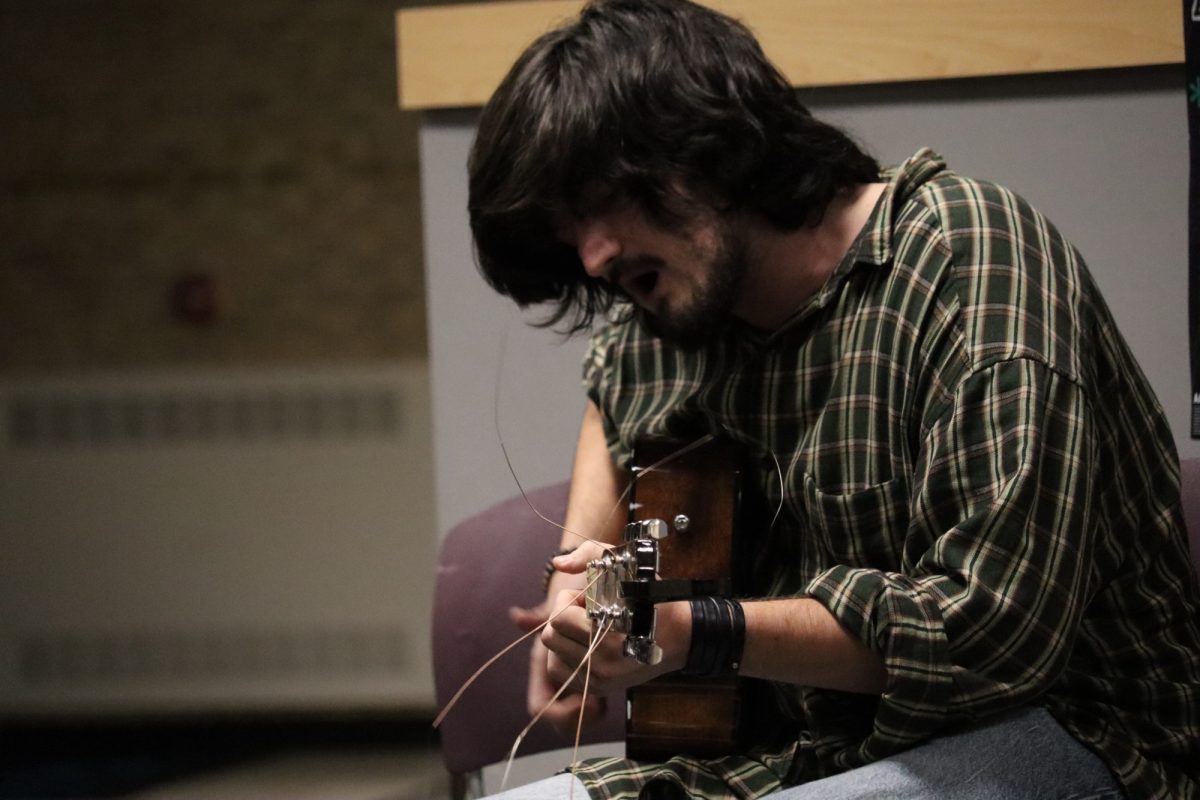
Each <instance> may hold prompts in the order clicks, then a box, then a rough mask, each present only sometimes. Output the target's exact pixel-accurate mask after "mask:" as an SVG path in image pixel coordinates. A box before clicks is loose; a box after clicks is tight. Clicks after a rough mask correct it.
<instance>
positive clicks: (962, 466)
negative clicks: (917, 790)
mask: <svg viewBox="0 0 1200 800" xmlns="http://www.w3.org/2000/svg"><path fill="white" fill-rule="evenodd" d="M1093 427H1094V426H1093V424H1092V422H1091V421H1090V419H1089V413H1088V401H1087V399H1086V398H1085V397H1084V395H1083V393H1082V391H1081V390H1080V388H1079V387H1078V386H1077V384H1076V383H1075V382H1073V381H1072V380H1070V379H1069V378H1067V377H1065V376H1063V375H1062V374H1060V373H1059V372H1057V371H1055V370H1054V369H1052V368H1050V367H1047V366H1046V365H1045V364H1043V363H1041V362H1039V361H1037V360H1034V359H1011V360H1004V361H999V362H997V363H994V364H991V365H989V366H987V367H985V368H983V369H980V370H978V371H976V372H974V373H973V374H971V375H970V376H969V377H967V378H966V379H965V380H964V381H963V382H962V383H961V385H960V386H959V387H958V388H957V390H956V392H955V393H954V395H953V398H952V400H951V402H950V403H949V404H948V407H947V408H946V410H945V411H944V412H943V413H942V414H941V415H940V416H939V417H938V418H937V419H936V421H935V422H934V423H933V424H932V425H931V426H930V428H929V430H928V431H927V432H926V434H925V436H924V437H923V440H922V446H921V449H920V452H919V454H918V459H917V464H916V465H915V469H914V470H913V474H912V479H911V485H910V486H908V487H907V490H908V491H907V500H906V502H907V509H906V510H907V517H908V521H907V524H906V526H905V528H904V530H903V536H902V543H903V544H902V546H903V552H902V554H901V559H900V563H901V565H902V567H901V570H900V571H899V572H887V571H882V570H876V569H868V568H862V567H855V566H846V565H839V566H834V567H832V568H830V569H827V570H825V571H823V572H822V573H821V574H819V575H818V576H817V577H816V578H815V579H813V580H812V581H811V582H810V584H809V585H808V587H807V589H806V593H807V594H808V595H809V596H810V597H813V598H815V599H817V600H819V601H820V602H821V603H823V604H824V605H825V606H826V607H827V608H828V609H829V610H830V611H831V612H832V613H833V615H834V616H835V617H836V618H837V619H838V621H839V622H840V623H841V625H842V626H844V627H845V628H846V629H847V630H848V631H850V632H851V633H852V634H854V635H855V636H857V637H858V638H859V639H861V640H862V641H863V642H864V643H865V644H866V645H867V646H869V647H870V648H872V649H873V650H875V651H876V652H878V653H879V654H880V655H881V656H882V657H883V660H884V663H885V665H886V668H887V675H888V680H887V686H886V689H885V691H884V693H883V696H882V698H881V700H880V702H879V704H878V706H877V711H876V715H875V719H874V725H873V729H872V730H871V732H870V733H869V735H867V736H866V737H865V738H861V739H860V740H859V741H858V742H857V743H856V744H855V745H854V746H850V747H845V748H842V749H841V750H840V752H838V753H836V754H833V755H834V758H835V760H836V762H837V765H838V766H839V767H840V768H843V769H845V768H850V767H853V766H857V765H859V764H863V763H867V762H870V761H873V760H876V759H879V758H882V757H884V756H886V755H888V754H890V753H893V752H896V751H898V750H900V749H903V748H905V747H909V746H911V745H913V744H915V743H917V742H919V741H920V740H922V739H924V738H927V737H928V736H930V735H932V734H934V733H936V732H937V731H938V730H939V728H941V727H942V726H944V725H945V724H947V723H949V722H959V721H962V720H965V719H971V718H978V717H983V716H986V715H989V714H993V713H996V712H1000V711H1003V710H1005V709H1008V708H1012V707H1016V706H1019V705H1023V704H1028V703H1029V702H1030V701H1031V699H1033V698H1035V697H1036V696H1037V695H1038V694H1039V693H1041V692H1043V691H1044V690H1045V689H1046V688H1047V687H1049V685H1050V684H1051V683H1052V682H1053V681H1054V679H1055V678H1056V676H1057V675H1058V674H1060V673H1061V671H1062V670H1063V668H1064V666H1065V664H1066V662H1067V660H1068V657H1069V655H1070V652H1071V646H1072V643H1073V641H1074V638H1075V636H1076V634H1077V631H1078V627H1079V621H1080V618H1081V616H1082V613H1083V609H1084V607H1085V606H1086V603H1087V599H1088V597H1089V595H1090V594H1091V592H1092V587H1091V585H1090V584H1091V583H1092V582H1093V580H1094V578H1093V577H1092V575H1091V574H1090V572H1089V569H1090V568H1089V564H1091V558H1090V548H1091V547H1092V544H1091V542H1092V537H1093V535H1094V531H1093V529H1094V526H1095V521H1094V520H1093V518H1092V517H1093V514H1092V511H1091V506H1092V503H1091V498H1090V495H1089V492H1090V486H1091V485H1092V481H1091V480H1090V474H1091V470H1092V469H1093V468H1094V461H1095V459H1094V458H1093V457H1092V451H1093ZM854 522H855V521H854V520H847V524H854ZM829 524H836V521H835V522H833V523H829ZM860 524H861V523H860ZM844 533H846V534H847V535H850V534H852V533H853V531H844ZM828 535H829V536H837V535H838V531H830V532H828Z"/></svg>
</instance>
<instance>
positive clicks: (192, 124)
mask: <svg viewBox="0 0 1200 800" xmlns="http://www.w3.org/2000/svg"><path fill="white" fill-rule="evenodd" d="M400 5H403V3H400V2H397V0H306V2H287V1H286V0H214V1H213V2H206V3H177V2H161V1H160V0H103V2H100V1H99V0H0V373H5V374H8V375H10V376H12V375H14V374H28V373H45V372H63V371H76V370H79V369H81V368H83V369H104V368H146V367H151V368H153V367H158V366H168V365H170V366H174V365H188V366H195V365H205V366H223V365H234V366H246V365H260V364H268V363H272V364H278V363H307V362H328V361H343V360H355V361H363V360H377V359H390V358H393V357H401V356H413V355H416V356H419V357H423V356H424V352H425V315H424V290H423V280H422V270H421V236H420V221H419V220H420V212H419V201H418V196H417V195H418V189H417V164H416V138H415V126H416V120H415V119H414V117H413V115H410V114H405V113H402V112H400V111H399V110H398V108H397V105H396V90H395V42H394V26H393V22H392V15H393V13H394V12H395V10H396V8H397V7H398V6H400ZM180 293H183V295H184V299H183V302H184V305H185V306H186V307H187V308H188V309H190V311H188V312H184V311H182V310H180V309H179V308H177V306H178V304H179V303H180V298H179V295H180Z"/></svg>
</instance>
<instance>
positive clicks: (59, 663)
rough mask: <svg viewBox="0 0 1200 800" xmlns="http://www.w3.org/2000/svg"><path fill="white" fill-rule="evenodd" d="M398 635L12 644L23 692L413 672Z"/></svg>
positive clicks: (145, 637)
mask: <svg viewBox="0 0 1200 800" xmlns="http://www.w3.org/2000/svg"><path fill="white" fill-rule="evenodd" d="M411 660H412V653H411V652H410V646H409V642H408V640H407V634H406V632H405V631H403V630H398V629H383V630H379V629H377V630H346V629H336V630H334V629H328V630H282V631H278V630H277V631H186V632H183V631H181V632H177V633H162V632H157V633H104V634H58V635H47V634H31V635H26V636H24V637H22V638H21V639H20V641H19V643H18V661H17V663H18V670H19V675H20V680H21V682H22V683H23V684H24V685H25V686H26V687H28V688H39V687H42V688H45V687H50V686H71V687H76V688H80V687H84V686H89V685H97V686H102V685H108V684H113V683H127V682H133V681H136V682H139V683H172V684H174V683H179V682H182V681H230V680H239V681H246V680H249V681H258V680H282V679H297V678H299V679H305V678H312V679H322V678H325V679H328V678H331V677H343V678H345V677H348V678H353V677H366V676H372V675H382V674H395V673H397V672H400V671H403V670H406V669H411V667H412V664H411V663H410V662H411Z"/></svg>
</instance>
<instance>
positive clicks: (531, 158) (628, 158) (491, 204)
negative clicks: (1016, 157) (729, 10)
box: [468, 0, 879, 332]
mask: <svg viewBox="0 0 1200 800" xmlns="http://www.w3.org/2000/svg"><path fill="white" fill-rule="evenodd" d="M468 169H469V173H470V199H469V203H468V209H469V212H470V218H471V231H472V233H473V235H474V239H475V247H476V253H477V257H478V261H479V267H480V270H481V271H482V272H483V275H484V277H485V278H486V279H487V281H488V283H490V284H491V285H492V287H493V288H495V289H496V290H497V291H499V292H501V293H503V294H505V295H507V296H509V297H511V298H512V299H513V300H515V301H516V302H517V303H518V304H519V305H521V306H523V307H524V306H527V305H530V304H534V303H544V302H553V303H556V304H557V307H556V309H555V310H554V312H553V313H552V314H551V315H550V316H549V317H548V318H547V319H546V320H544V322H543V324H544V325H554V324H556V323H558V322H561V321H564V320H565V321H566V328H567V330H568V331H570V332H576V331H580V330H583V329H586V328H587V327H589V326H590V324H591V322H592V320H593V318H594V316H595V315H596V314H597V313H603V312H605V311H607V310H608V309H609V308H610V307H611V306H612V304H613V301H614V300H615V299H616V297H617V290H616V289H615V288H613V287H612V286H611V285H609V284H607V283H606V282H603V281H598V280H595V279H592V278H589V277H588V276H587V275H586V274H585V273H584V270H583V266H582V264H581V263H580V260H579V257H578V254H577V253H576V252H575V250H574V248H572V247H569V246H567V245H565V244H562V243H561V242H558V241H556V239H555V220H556V219H558V218H560V217H561V215H562V214H564V213H571V214H574V215H587V214H588V213H596V212H599V211H603V210H604V208H605V207H606V205H607V204H608V203H612V202H615V201H617V200H620V201H628V202H632V203H634V204H635V205H636V206H637V207H639V208H640V209H641V210H642V211H643V212H644V213H646V214H647V215H648V217H649V218H651V219H652V220H654V221H655V222H657V223H660V224H662V225H664V226H668V227H670V226H674V227H676V228H679V227H681V226H682V225H683V224H684V223H686V221H687V216H688V211H687V209H688V208H689V205H690V204H695V203H701V204H704V205H706V206H708V207H709V208H711V209H713V210H714V211H716V212H718V213H725V212H728V213H751V214H757V215H759V216H760V217H762V218H763V219H765V220H766V221H768V222H769V223H771V224H772V225H774V226H776V227H778V228H780V229H786V230H791V229H795V228H798V227H801V226H805V225H815V224H817V223H818V222H819V221H820V220H821V218H822V215H823V214H824V211H825V208H826V207H827V206H828V204H829V202H830V200H831V199H832V198H833V197H834V195H835V194H836V193H838V192H839V191H841V190H843V189H845V188H848V187H851V186H854V185H857V184H860V183H867V182H870V181H874V180H877V179H878V176H879V165H878V164H877V163H876V161H875V160H874V159H873V158H872V157H871V156H869V155H867V154H866V153H865V152H863V150H861V149H860V148H859V147H858V146H857V145H856V144H855V143H854V142H853V141H851V140H850V138H849V137H847V136H846V135H845V134H844V133H842V132H841V131H840V130H838V129H837V128H834V127H832V126H830V125H828V124H826V123H823V122H821V121H819V120H817V119H815V118H814V117H813V116H812V114H810V113H809V111H808V109H806V108H805V107H804V106H803V105H802V104H801V103H800V102H799V100H798V99H797V98H796V94H795V92H794V91H793V89H792V88H791V87H790V86H789V84H788V82H787V81H786V80H785V79H784V77H783V76H782V75H781V74H780V73H779V71H778V70H777V69H776V68H775V67H774V66H773V65H772V64H771V63H770V62H769V61H768V60H767V58H766V56H764V55H763V52H762V49H761V47H760V46H759V44H758V42H757V41H756V40H755V38H754V36H753V34H751V33H750V31H749V30H747V29H746V27H745V26H743V25H742V24H741V23H739V22H737V21H736V20H733V19H731V18H729V17H726V16H724V15H722V14H719V13H717V12H715V11H712V10H710V9H707V8H704V7H702V6H698V5H695V4H693V3H690V2H686V0H593V2H591V3H589V4H588V5H587V6H586V7H585V8H584V9H583V11H582V12H581V14H580V16H579V17H578V18H577V19H575V20H574V21H572V22H570V23H568V24H566V25H564V26H563V27H561V28H558V29H557V30H554V31H551V32H549V33H547V34H545V35H543V36H541V37H540V38H539V39H537V41H535V42H534V43H533V44H532V45H531V46H530V47H529V48H528V49H527V50H525V52H524V53H522V55H521V56H520V58H519V59H518V60H517V62H516V64H514V65H513V67H512V69H511V70H510V71H509V73H508V75H507V76H506V77H505V78H504V80H503V81H502V82H501V84H500V86H499V88H498V89H497V90H496V92H495V94H494V95H493V96H492V98H491V99H490V100H489V101H488V103H487V105H486V106H485V107H484V109H483V113H482V115H481V116H480V118H479V133H478V135H477V137H476V139H475V143H474V146H473V148H472V151H471V157H470V162H469V166H468Z"/></svg>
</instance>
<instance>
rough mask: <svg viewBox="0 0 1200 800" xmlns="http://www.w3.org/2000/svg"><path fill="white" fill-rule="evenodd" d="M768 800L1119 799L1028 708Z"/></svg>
mask: <svg viewBox="0 0 1200 800" xmlns="http://www.w3.org/2000/svg"><path fill="white" fill-rule="evenodd" d="M572 782H574V784H575V786H574V790H573V795H574V797H575V798H577V800H585V798H586V797H587V791H586V790H585V789H584V788H583V784H582V783H581V782H580V781H579V779H578V778H576V777H575V776H574V775H569V774H563V775H555V776H554V777H553V778H547V779H546V780H541V781H537V782H535V783H531V784H529V785H528V786H520V787H517V788H515V789H511V790H509V791H507V792H503V793H502V794H498V795H494V796H493V798H492V800H563V798H566V797H567V796H568V795H570V794H572V788H571V783H572ZM768 797H770V798H771V800H918V799H919V800H1120V798H1122V797H1124V795H1123V794H1122V793H1121V790H1120V788H1119V787H1118V785H1117V782H1116V779H1115V778H1113V775H1112V773H1111V772H1109V770H1108V767H1107V766H1105V764H1104V762H1103V761H1101V760H1100V758H1099V757H1098V756H1096V754H1095V753H1093V752H1092V751H1090V750H1088V749H1087V748H1086V747H1084V746H1083V745H1081V744H1080V743H1079V742H1077V741H1075V739H1073V738H1072V737H1071V735H1070V734H1068V733H1067V732H1066V731H1065V730H1063V728H1062V726H1061V725H1059V724H1058V723H1057V722H1056V721H1055V720H1054V718H1053V717H1051V716H1050V714H1049V713H1048V712H1046V711H1045V710H1043V709H1040V708H1027V709H1022V710H1021V711H1017V712H1014V713H1012V714H1009V715H1006V716H1004V717H1001V718H1000V719H999V720H997V721H995V722H992V723H990V724H988V725H983V726H980V727H978V728H974V729H971V730H969V731H966V732H963V733H957V734H954V735H952V736H943V737H939V738H936V739H932V740H930V741H928V742H926V743H925V744H923V745H921V746H920V747H914V748H913V749H912V750H908V751H906V752H903V753H900V754H899V755H896V756H893V757H891V758H886V759H884V760H882V761H879V762H876V763H874V764H868V765H867V766H865V767H860V768H859V769H855V770H851V771H850V772H845V773H842V774H841V775H835V776H833V777H832V778H824V779H822V780H819V781H813V782H811V783H806V784H803V785H801V786H793V787H791V788H790V789H783V790H781V791H778V792H775V793H774V794H771V795H768Z"/></svg>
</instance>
